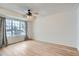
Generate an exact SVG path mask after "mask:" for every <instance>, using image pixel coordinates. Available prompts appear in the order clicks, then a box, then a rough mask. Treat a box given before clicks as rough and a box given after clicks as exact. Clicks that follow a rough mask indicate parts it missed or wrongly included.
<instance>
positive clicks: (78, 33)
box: [77, 6, 79, 50]
mask: <svg viewBox="0 0 79 59" xmlns="http://www.w3.org/2000/svg"><path fill="white" fill-rule="evenodd" d="M77 48H78V50H79V6H78V8H77Z"/></svg>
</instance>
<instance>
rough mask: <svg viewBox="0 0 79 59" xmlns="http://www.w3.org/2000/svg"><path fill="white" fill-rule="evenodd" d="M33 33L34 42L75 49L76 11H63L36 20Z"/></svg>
mask: <svg viewBox="0 0 79 59" xmlns="http://www.w3.org/2000/svg"><path fill="white" fill-rule="evenodd" d="M33 33H34V39H36V40H40V41H45V42H51V43H56V44H61V45H66V46H71V47H76V11H75V10H69V11H63V12H59V13H56V14H54V15H49V16H47V17H42V18H39V19H37V20H36V21H35V23H34V32H33Z"/></svg>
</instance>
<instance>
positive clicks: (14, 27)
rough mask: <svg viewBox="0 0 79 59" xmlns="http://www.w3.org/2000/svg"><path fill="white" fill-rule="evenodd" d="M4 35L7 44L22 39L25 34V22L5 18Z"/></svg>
mask: <svg viewBox="0 0 79 59" xmlns="http://www.w3.org/2000/svg"><path fill="white" fill-rule="evenodd" d="M6 35H7V40H8V44H11V43H16V42H19V41H23V40H24V38H25V35H26V29H25V22H24V21H20V20H14V19H10V18H7V19H6Z"/></svg>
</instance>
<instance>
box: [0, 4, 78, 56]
mask: <svg viewBox="0 0 79 59" xmlns="http://www.w3.org/2000/svg"><path fill="white" fill-rule="evenodd" d="M78 51H79V4H78V3H0V56H78V55H79V53H78Z"/></svg>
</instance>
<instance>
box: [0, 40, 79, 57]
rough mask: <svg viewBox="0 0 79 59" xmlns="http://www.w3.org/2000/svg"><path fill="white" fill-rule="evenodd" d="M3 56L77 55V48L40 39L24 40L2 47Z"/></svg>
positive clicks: (1, 53)
mask: <svg viewBox="0 0 79 59" xmlns="http://www.w3.org/2000/svg"><path fill="white" fill-rule="evenodd" d="M0 55H1V56H77V55H78V51H77V50H76V49H75V48H71V47H67V46H63V45H57V44H51V43H44V42H40V41H34V40H29V41H24V42H19V43H16V44H12V45H9V46H7V47H4V48H1V49H0Z"/></svg>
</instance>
